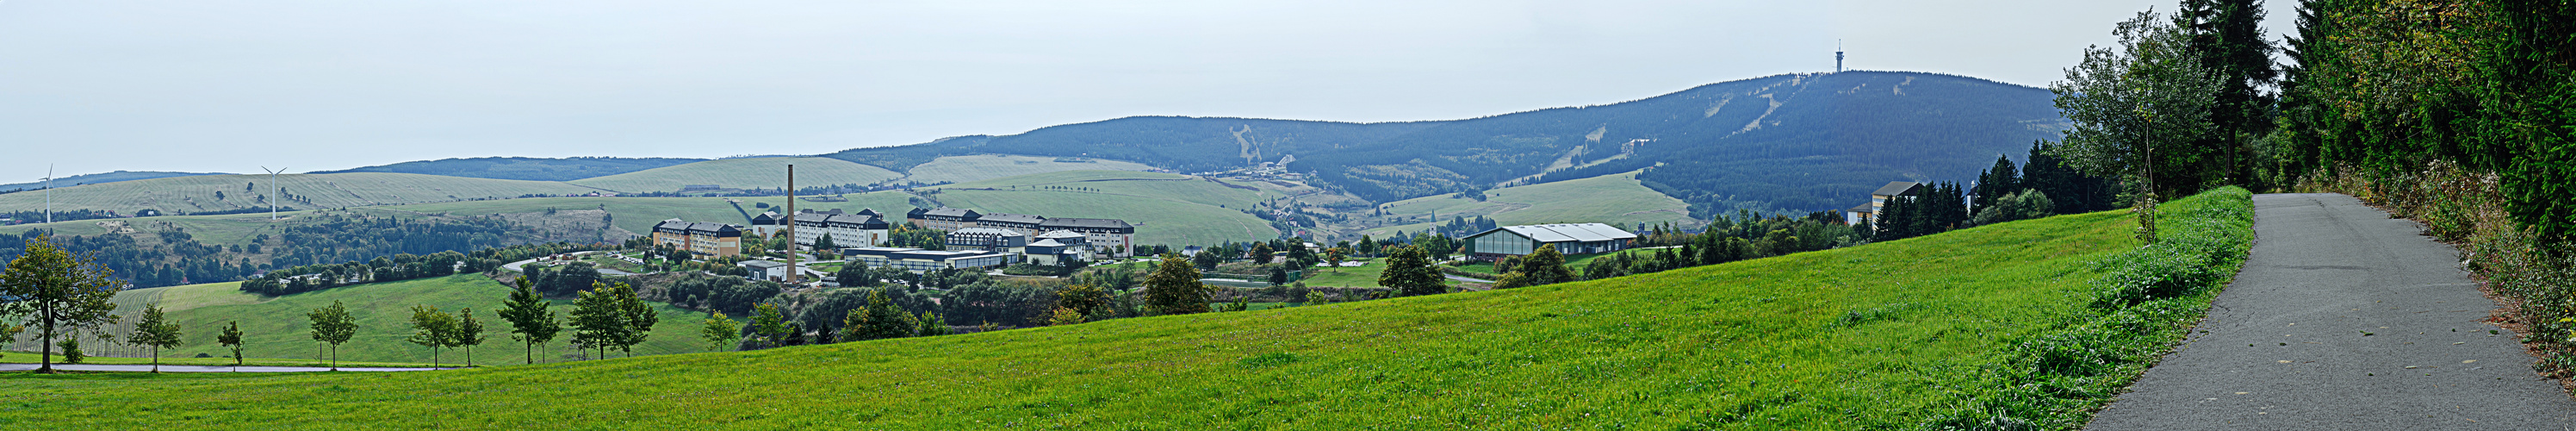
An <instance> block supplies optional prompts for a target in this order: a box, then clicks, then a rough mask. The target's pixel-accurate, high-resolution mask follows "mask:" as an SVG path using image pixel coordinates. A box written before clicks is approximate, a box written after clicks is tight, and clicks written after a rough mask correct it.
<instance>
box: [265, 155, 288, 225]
mask: <svg viewBox="0 0 2576 431" xmlns="http://www.w3.org/2000/svg"><path fill="white" fill-rule="evenodd" d="M259 170H263V171H268V190H269V191H271V192H274V193H286V191H285V190H286V187H285V186H280V185H278V184H277V173H279V172H286V168H277V170H274V171H269V170H268V167H267V166H260V167H259ZM277 199H278V197H276V196H269V197H268V221H277Z"/></svg>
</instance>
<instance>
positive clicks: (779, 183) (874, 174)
mask: <svg viewBox="0 0 2576 431" xmlns="http://www.w3.org/2000/svg"><path fill="white" fill-rule="evenodd" d="M789 164H794V165H796V185H797V186H798V187H813V186H823V185H839V184H858V185H863V186H864V185H869V184H876V183H879V182H883V181H885V180H890V179H894V178H896V177H901V176H903V174H902V173H899V172H895V171H889V170H886V169H885V168H880V167H875V166H868V165H863V164H858V163H851V162H849V161H846V160H841V159H827V158H822V157H760V158H749V159H721V160H708V161H703V162H696V163H690V164H685V165H679V166H665V167H660V168H653V169H646V170H642V171H635V172H628V173H623V174H617V175H609V176H604V177H598V178H586V179H579V180H573V181H571V183H572V184H578V185H583V186H590V187H598V188H603V189H609V190H616V191H621V192H628V193H642V192H671V191H679V190H680V188H681V187H686V186H689V185H694V184H712V185H717V186H723V187H726V188H736V189H749V188H766V189H775V188H781V187H786V186H787V165H789Z"/></svg>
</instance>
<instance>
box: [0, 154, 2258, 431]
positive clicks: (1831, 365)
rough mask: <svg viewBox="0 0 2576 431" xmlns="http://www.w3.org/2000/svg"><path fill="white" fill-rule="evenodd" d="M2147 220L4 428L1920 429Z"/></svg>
mask: <svg viewBox="0 0 2576 431" xmlns="http://www.w3.org/2000/svg"><path fill="white" fill-rule="evenodd" d="M2232 197H2233V198H2235V199H2242V196H2241V195H2234V196H2232ZM2205 200H2207V199H2206V198H2194V199H2187V200H2183V201H2178V202H2176V203H2174V204H2173V207H2177V208H2188V207H2191V206H2193V205H2205V204H2206V202H2197V201H2205ZM2178 212H2180V211H2178ZM2131 227H2132V219H2131V218H2130V217H2129V216H2127V215H2126V214H2125V213H2124V212H2121V211H2110V212H2100V213H2091V214H2077V215H2065V216H2057V217H2051V218H2046V219H2039V220H2032V221H2022V222H2014V223H2004V224H1998V225H1992V226H1984V227H1977V228H1971V229H1965V230H1960V231H1954V232H1950V233H1945V234H1938V235H1931V236H1925V237H1919V238H1912V239H1905V240H1898V241H1889V242H1882V243H1875V244H1868V245H1863V246H1858V247H1850V248H1842V249H1834V250H1825V251H1817V252H1809V253H1799V254H1794V255H1789V256H1782V257H1776V258H1769V259H1757V260H1750V261H1742V262H1734V263H1727V264H1722V265H1713V266H1704V267H1695V268H1687V269H1680V270H1674V271H1668V272H1662V273H1655V274H1646V275H1639V276H1632V277H1622V278H1616V279H1609V280H1598V281H1589V282H1577V283H1565V284H1557V285H1548V286H1539V287H1531V288H1522V289H1512V290H1501V291H1489V292H1470V293H1457V294H1446V295H1435V296H1425V297H1412V298H1399V299H1391V300H1381V301H1368V302H1357V303H1339V304H1330V305H1321V306H1309V307H1294V308H1285V309H1269V310H1260V311H1250V312H1232V313H1212V314H1196V315H1182V316H1163V317H1148V318H1136V319H1119V320H1109V321H1101V322H1092V323H1086V324H1080V325H1071V326H1059V327H1047V328H1036V329H1026V330H1012V331H1000V332H989V333H978V334H968V335H958V336H947V337H935V338H909V339H895V340H880V341H870V342H857V343H843V344H833V345H824V346H804V347H792V348H783V349H773V350H764V351H755V352H741V353H705V354H683V355H668V356H651V357H641V358H632V359H617V360H607V361H588V362H570V363H558V364H542V365H534V366H503V367H492V368H484V369H474V370H462V371H448V372H423V373H397V374H392V375H379V374H366V375H351V374H304V375H292V376H249V377H239V378H223V377H200V376H188V377H171V378H157V377H119V378H101V377H95V376H86V375H84V376H68V377H45V376H25V375H16V376H11V377H13V379H12V380H13V381H12V382H11V384H9V385H5V386H0V405H6V406H8V407H6V408H8V409H10V414H8V415H0V426H35V425H39V424H41V425H44V426H49V427H62V428H138V427H182V428H250V427H260V428H271V427H275V426H277V425H278V424H293V425H294V426H301V427H317V428H345V427H475V428H566V427H571V428H611V427H614V428H638V427H654V428H691V429H703V428H763V429H774V428H840V429H959V428H1024V427H1025V428H1086V429H1383V428H1402V429H1431V428H1449V429H1462V428H1463V429H1540V428H1578V427H1579V428H1644V429H1720V428H1726V429H1881V428H1914V427H1918V426H1920V425H1922V424H1924V423H1925V422H1926V421H1927V420H1929V419H1930V418H1929V417H1927V416H1928V415H1933V414H1935V413H1933V412H1936V411H1940V410H1943V409H1948V408H1954V407H1956V406H1959V405H1962V404H1963V403H1967V401H1965V400H1969V399H1978V398H1982V397H1990V396H1994V395H1997V394H2000V393H2003V392H2004V391H2008V389H2003V388H1998V387H1996V385H1993V384H1991V382H1992V381H1991V380H1988V378H1987V377H1984V376H1986V375H1988V374H1990V373H1991V370H1996V369H2007V368H2011V367H2012V366H2011V365H2008V364H2011V363H2013V362H2010V361H2011V360H2012V359H2010V358H2011V357H2013V355H2014V354H2015V353H2013V349H2014V346H2016V345H2020V344H2021V343H2024V342H2026V341H2030V340H2033V339H2034V338H2035V337H2037V336H2039V335H2041V334H2045V333H2050V332H2052V331H2060V330H2064V329H2066V328H2073V327H2079V326H2083V325H2088V323H2087V322H2088V321H2090V320H2093V318H2094V317H2096V316H2097V315H2098V314H2097V312H2095V311H2093V310H2092V309H2090V308H2089V307H2088V304H2089V302H2090V300H2089V298H2088V297H2087V292H2089V290H2088V288H2089V286H2091V282H2092V281H2093V279H2095V278H2096V277H2098V276H2099V275H2100V274H2099V273H2097V272H2095V269H2093V265H2090V264H2091V263H2094V262H2097V261H2102V260H2104V259H2106V258H2108V257H2110V256H2112V255H2114V254H2118V253H2120V252H2124V251H2127V250H2130V249H2132V248H2134V247H2136V246H2137V245H2138V244H2137V243H2136V241H2135V240H2134V239H2132V238H2131V236H2130V235H2129V229H2130V228H2131ZM2238 228H2239V229H2241V225H2240V226H2239V227H2238ZM441 282H444V281H441ZM199 301H211V302H224V301H229V300H224V299H220V298H215V299H201V300H199ZM2200 301H2202V302H2199V304H2201V305H2202V306H2205V305H2206V297H2205V296H2203V297H2201V299H2200ZM387 305H389V306H390V305H392V304H387ZM281 312H282V311H281ZM666 319H668V318H666ZM2162 335H2178V333H2175V334H2161V333H2160V335H2159V336H2162ZM661 336H668V334H667V333H666V334H664V335H661ZM2168 341H2169V340H2168ZM2129 376H2130V377H2132V378H2134V376H2135V374H2134V373H2132V374H2129ZM100 405H150V406H151V407H150V408H143V409H100V408H97V406H100Z"/></svg>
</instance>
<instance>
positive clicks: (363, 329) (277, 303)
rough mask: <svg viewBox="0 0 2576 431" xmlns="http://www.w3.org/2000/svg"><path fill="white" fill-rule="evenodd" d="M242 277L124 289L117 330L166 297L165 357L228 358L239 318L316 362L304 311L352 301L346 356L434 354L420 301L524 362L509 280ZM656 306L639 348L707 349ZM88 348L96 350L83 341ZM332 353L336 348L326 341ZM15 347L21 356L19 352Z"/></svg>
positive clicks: (492, 349) (273, 353)
mask: <svg viewBox="0 0 2576 431" xmlns="http://www.w3.org/2000/svg"><path fill="white" fill-rule="evenodd" d="M238 286H239V283H215V284H197V285H188V286H172V287H163V288H154V289H139V290H129V291H125V292H120V293H118V294H117V297H116V303H117V314H119V315H124V316H128V317H127V318H126V319H125V321H124V322H122V323H120V324H119V325H118V326H119V328H118V329H117V330H116V331H117V332H119V333H123V332H129V331H131V330H130V329H126V328H131V327H132V326H133V321H134V319H135V318H137V317H138V316H141V315H142V310H143V305H144V304H149V303H152V302H155V301H158V302H160V303H161V307H162V309H163V310H166V312H167V313H169V315H170V318H171V319H172V320H174V321H177V322H178V323H179V325H180V330H181V331H182V333H183V337H181V338H183V339H184V340H185V343H184V344H183V345H181V346H180V347H179V348H175V349H165V350H162V351H161V355H162V356H163V357H187V356H195V355H196V354H198V353H206V354H209V355H216V356H226V357H229V356H230V355H231V354H232V353H231V351H229V350H226V349H225V348H224V347H223V346H221V345H218V344H216V343H215V334H216V333H217V332H219V331H221V330H222V329H220V328H222V327H223V325H224V324H225V323H226V322H232V321H238V322H241V325H242V333H243V337H244V343H243V344H244V346H245V348H244V350H243V352H242V354H243V355H244V356H247V357H251V358H272V359H282V360H301V361H308V362H309V361H310V360H311V359H312V358H313V357H314V345H315V343H314V342H313V338H312V337H311V336H310V335H309V330H310V329H311V321H310V320H308V319H306V318H305V317H304V314H305V313H307V312H311V311H313V310H314V309H316V308H321V307H324V306H329V305H331V302H332V301H335V300H336V301H341V303H342V304H345V305H346V306H347V307H349V313H350V314H351V315H354V316H356V317H357V319H358V335H357V337H355V338H353V339H351V340H350V341H349V342H348V343H347V344H342V345H341V346H340V354H339V355H340V360H341V361H343V362H348V361H359V362H405V363H410V362H423V363H425V362H429V360H430V358H429V351H428V350H427V349H426V348H423V347H421V346H419V345H416V344H411V343H408V342H404V341H403V339H404V338H407V337H410V336H411V332H412V330H411V326H410V319H411V306H413V305H422V304H426V305H431V306H436V307H438V309H439V310H442V311H447V312H450V313H453V312H456V310H458V309H460V308H465V307H473V308H474V316H475V318H476V319H477V320H482V321H483V322H484V329H485V330H487V331H489V332H490V333H489V334H488V338H487V340H486V341H485V343H484V345H483V346H482V347H479V348H476V349H475V352H474V359H475V364H476V365H489V364H501V363H511V364H516V363H520V362H521V359H522V358H523V356H522V355H521V349H520V346H519V344H517V343H516V342H513V341H511V340H510V339H509V335H510V334H509V331H510V324H509V323H508V322H506V321H503V320H501V318H500V315H499V314H497V313H496V312H497V311H498V310H500V307H501V301H502V300H504V299H506V298H508V297H509V294H510V289H509V288H508V287H505V286H502V285H501V284H500V283H497V282H493V281H492V280H491V279H489V278H484V277H483V276H481V275H472V274H468V275H456V276H448V277H441V278H427V279H418V280H406V281H397V282H390V283H376V284H365V285H357V286H348V287H340V288H333V289H325V290H321V291H317V292H307V293H301V294H295V295H286V296H279V297H261V296H259V295H253V294H249V293H243V292H242V291H241V290H240V289H239V287H238ZM655 306H656V307H657V308H659V309H660V310H661V320H660V321H659V322H656V323H657V324H656V325H654V333H653V336H652V337H651V338H648V339H646V340H647V341H646V342H645V343H644V344H642V345H637V346H636V348H635V354H637V355H658V354H671V353H690V352H701V351H705V349H703V348H702V347H704V345H703V343H702V342H700V341H699V340H698V337H697V334H696V328H695V327H694V326H693V325H694V324H696V323H698V322H699V321H701V320H704V319H705V316H704V315H701V314H698V313H693V312H689V311H684V310H680V309H678V308H672V307H670V306H668V305H664V304H658V303H657V304H655ZM552 309H553V310H555V311H556V312H558V313H570V312H571V311H572V304H571V301H569V300H557V301H555V305H554V306H553V307H552ZM570 336H571V332H569V330H567V332H565V333H564V335H563V336H561V337H558V338H557V339H556V340H555V342H554V343H553V345H554V347H555V349H554V350H555V351H557V352H558V353H571V351H570V350H567V349H563V348H562V346H563V345H564V343H563V342H564V340H566V339H568V337H570ZM19 338H21V340H20V342H19V343H17V345H14V346H13V347H12V349H11V350H34V349H35V348H36V346H35V345H34V341H33V340H27V339H26V338H29V337H19ZM84 350H97V349H94V348H90V347H84ZM119 353H122V354H121V355H120V356H140V355H143V353H139V352H132V351H125V352H119ZM463 353H464V352H463V351H462V350H458V351H456V354H453V355H451V354H448V353H445V352H442V353H440V361H441V362H442V363H458V364H461V363H463V362H464V356H463ZM324 355H325V356H328V355H329V352H328V351H327V348H326V350H325V352H324ZM10 356H11V357H12V358H15V357H16V356H18V355H15V354H12V355H10ZM537 356H538V358H537V360H538V361H540V362H549V361H562V360H564V359H563V358H560V357H550V356H551V355H548V354H547V351H546V350H539V351H538V355H537ZM227 363H229V362H227Z"/></svg>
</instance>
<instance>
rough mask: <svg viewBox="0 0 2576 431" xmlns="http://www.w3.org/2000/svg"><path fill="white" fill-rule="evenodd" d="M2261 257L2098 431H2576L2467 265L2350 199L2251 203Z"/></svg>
mask: <svg viewBox="0 0 2576 431" xmlns="http://www.w3.org/2000/svg"><path fill="white" fill-rule="evenodd" d="M2254 207H2255V209H2254V214H2255V215H2254V234H2255V244H2254V247H2253V250H2252V252H2251V255H2250V256H2248V258H2247V260H2246V262H2245V267H2244V269H2243V270H2242V271H2241V272H2239V273H2237V276H2236V279H2235V281H2234V283H2232V284H2230V285H2229V286H2228V287H2227V290H2226V291H2224V292H2222V293H2220V294H2219V296H2218V298H2217V300H2216V301H2215V302H2214V303H2213V304H2212V306H2211V308H2210V311H2209V314H2208V317H2207V318H2205V319H2204V320H2202V321H2201V323H2200V325H2199V327H2198V328H2197V329H2196V330H2194V332H2193V334H2192V336H2191V337H2190V338H2189V339H2188V340H2186V341H2185V344H2184V345H2183V346H2182V347H2181V348H2180V349H2177V351H2175V352H2173V353H2171V354H2168V355H2166V356H2165V357H2164V359H2163V361H2162V362H2160V363H2159V364H2157V365H2156V366H2155V367H2154V368H2151V369H2148V370H2147V372H2146V375H2145V376H2143V377H2141V378H2140V379H2139V380H2138V382H2137V383H2136V384H2135V385H2134V386H2132V387H2131V390H2130V392H2129V393H2126V394H2122V395H2121V396H2120V399H2119V401H2117V402H2114V403H2112V404H2111V406H2110V407H2108V408H2105V409H2103V410H2102V411H2101V412H2100V413H2099V414H2097V415H2095V416H2094V419H2093V422H2092V423H2091V424H2089V425H2088V426H2087V427H2086V428H2088V429H2097V430H2132V429H2138V430H2149V429H2152V430H2166V429H2218V428H2231V429H2404V428H2422V429H2516V430H2576V399H2570V398H2569V397H2568V394H2567V393H2566V392H2563V391H2562V390H2560V389H2559V387H2558V385H2557V383H2556V382H2555V381H2552V380H2550V379H2546V378H2542V377H2541V376H2539V375H2538V374H2537V373H2534V372H2533V371H2532V364H2533V363H2534V362H2535V361H2536V359H2535V358H2533V357H2531V356H2530V355H2528V354H2526V353H2525V352H2524V351H2523V348H2522V346H2521V345H2520V344H2519V343H2518V342H2516V338H2517V337H2518V336H2519V335H2518V334H2515V333H2513V332H2511V331H2506V330H2503V329H2502V328H2499V327H2496V326H2495V325H2491V324H2488V323H2486V322H2485V321H2484V320H2485V319H2486V318H2487V316H2488V315H2490V314H2491V313H2493V312H2495V311H2496V309H2497V305H2496V304H2495V303H2494V302H2493V301H2490V300H2488V299H2487V298H2486V297H2485V296H2483V295H2482V294H2480V293H2479V292H2478V288H2477V284H2475V282H2473V281H2471V280H2470V279H2469V274H2468V273H2467V272H2466V271H2463V270H2461V269H2460V268H2459V261H2460V258H2459V253H2458V251H2456V250H2454V249H2452V248H2451V247H2450V246H2448V245H2444V244H2442V243H2439V242H2435V241H2433V240H2432V239H2431V238H2429V237H2425V236H2423V235H2421V234H2420V233H2421V232H2422V228H2421V227H2420V226H2418V225H2416V224H2415V223H2414V222H2411V221H2407V220H2403V219H2392V218H2389V217H2388V215H2387V213H2384V212H2380V211H2379V210H2377V209H2373V208H2370V207H2368V206H2365V205H2363V204H2362V203H2361V202H2360V201H2359V200H2357V199H2353V198H2352V197H2350V196H2344V195H2339V194H2267V195H2256V196H2255V197H2254Z"/></svg>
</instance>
